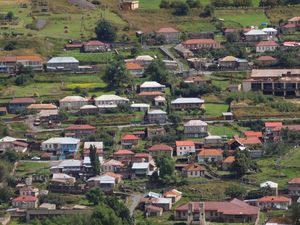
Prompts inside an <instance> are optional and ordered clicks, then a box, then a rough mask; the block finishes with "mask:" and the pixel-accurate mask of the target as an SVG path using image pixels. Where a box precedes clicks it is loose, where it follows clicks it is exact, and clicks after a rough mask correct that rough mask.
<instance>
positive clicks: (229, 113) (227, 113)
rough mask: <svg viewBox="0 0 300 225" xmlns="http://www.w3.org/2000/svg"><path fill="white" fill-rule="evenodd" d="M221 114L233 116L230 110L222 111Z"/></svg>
mask: <svg viewBox="0 0 300 225" xmlns="http://www.w3.org/2000/svg"><path fill="white" fill-rule="evenodd" d="M222 115H223V116H233V113H232V112H223V113H222Z"/></svg>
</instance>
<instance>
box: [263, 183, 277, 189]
mask: <svg viewBox="0 0 300 225" xmlns="http://www.w3.org/2000/svg"><path fill="white" fill-rule="evenodd" d="M260 187H270V188H278V184H277V183H275V182H273V181H266V182H264V183H261V184H260Z"/></svg>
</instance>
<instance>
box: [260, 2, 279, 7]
mask: <svg viewBox="0 0 300 225" xmlns="http://www.w3.org/2000/svg"><path fill="white" fill-rule="evenodd" d="M278 4H279V1H278V0H260V2H259V6H260V7H265V6H270V7H274V6H276V5H278Z"/></svg>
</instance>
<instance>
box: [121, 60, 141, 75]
mask: <svg viewBox="0 0 300 225" xmlns="http://www.w3.org/2000/svg"><path fill="white" fill-rule="evenodd" d="M125 65H126V69H127V70H128V72H129V73H130V74H131V75H133V76H136V77H141V76H143V74H144V72H145V69H144V67H142V66H141V65H140V64H138V63H136V62H126V64H125Z"/></svg>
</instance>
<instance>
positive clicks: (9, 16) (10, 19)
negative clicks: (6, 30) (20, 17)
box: [6, 11, 14, 22]
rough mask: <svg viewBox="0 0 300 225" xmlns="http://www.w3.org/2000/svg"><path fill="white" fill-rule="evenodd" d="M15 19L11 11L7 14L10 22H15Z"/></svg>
mask: <svg viewBox="0 0 300 225" xmlns="http://www.w3.org/2000/svg"><path fill="white" fill-rule="evenodd" d="M13 18H14V13H13V12H11V11H9V12H8V13H7V14H6V19H7V20H8V21H10V22H11V21H12V20H13Z"/></svg>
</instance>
